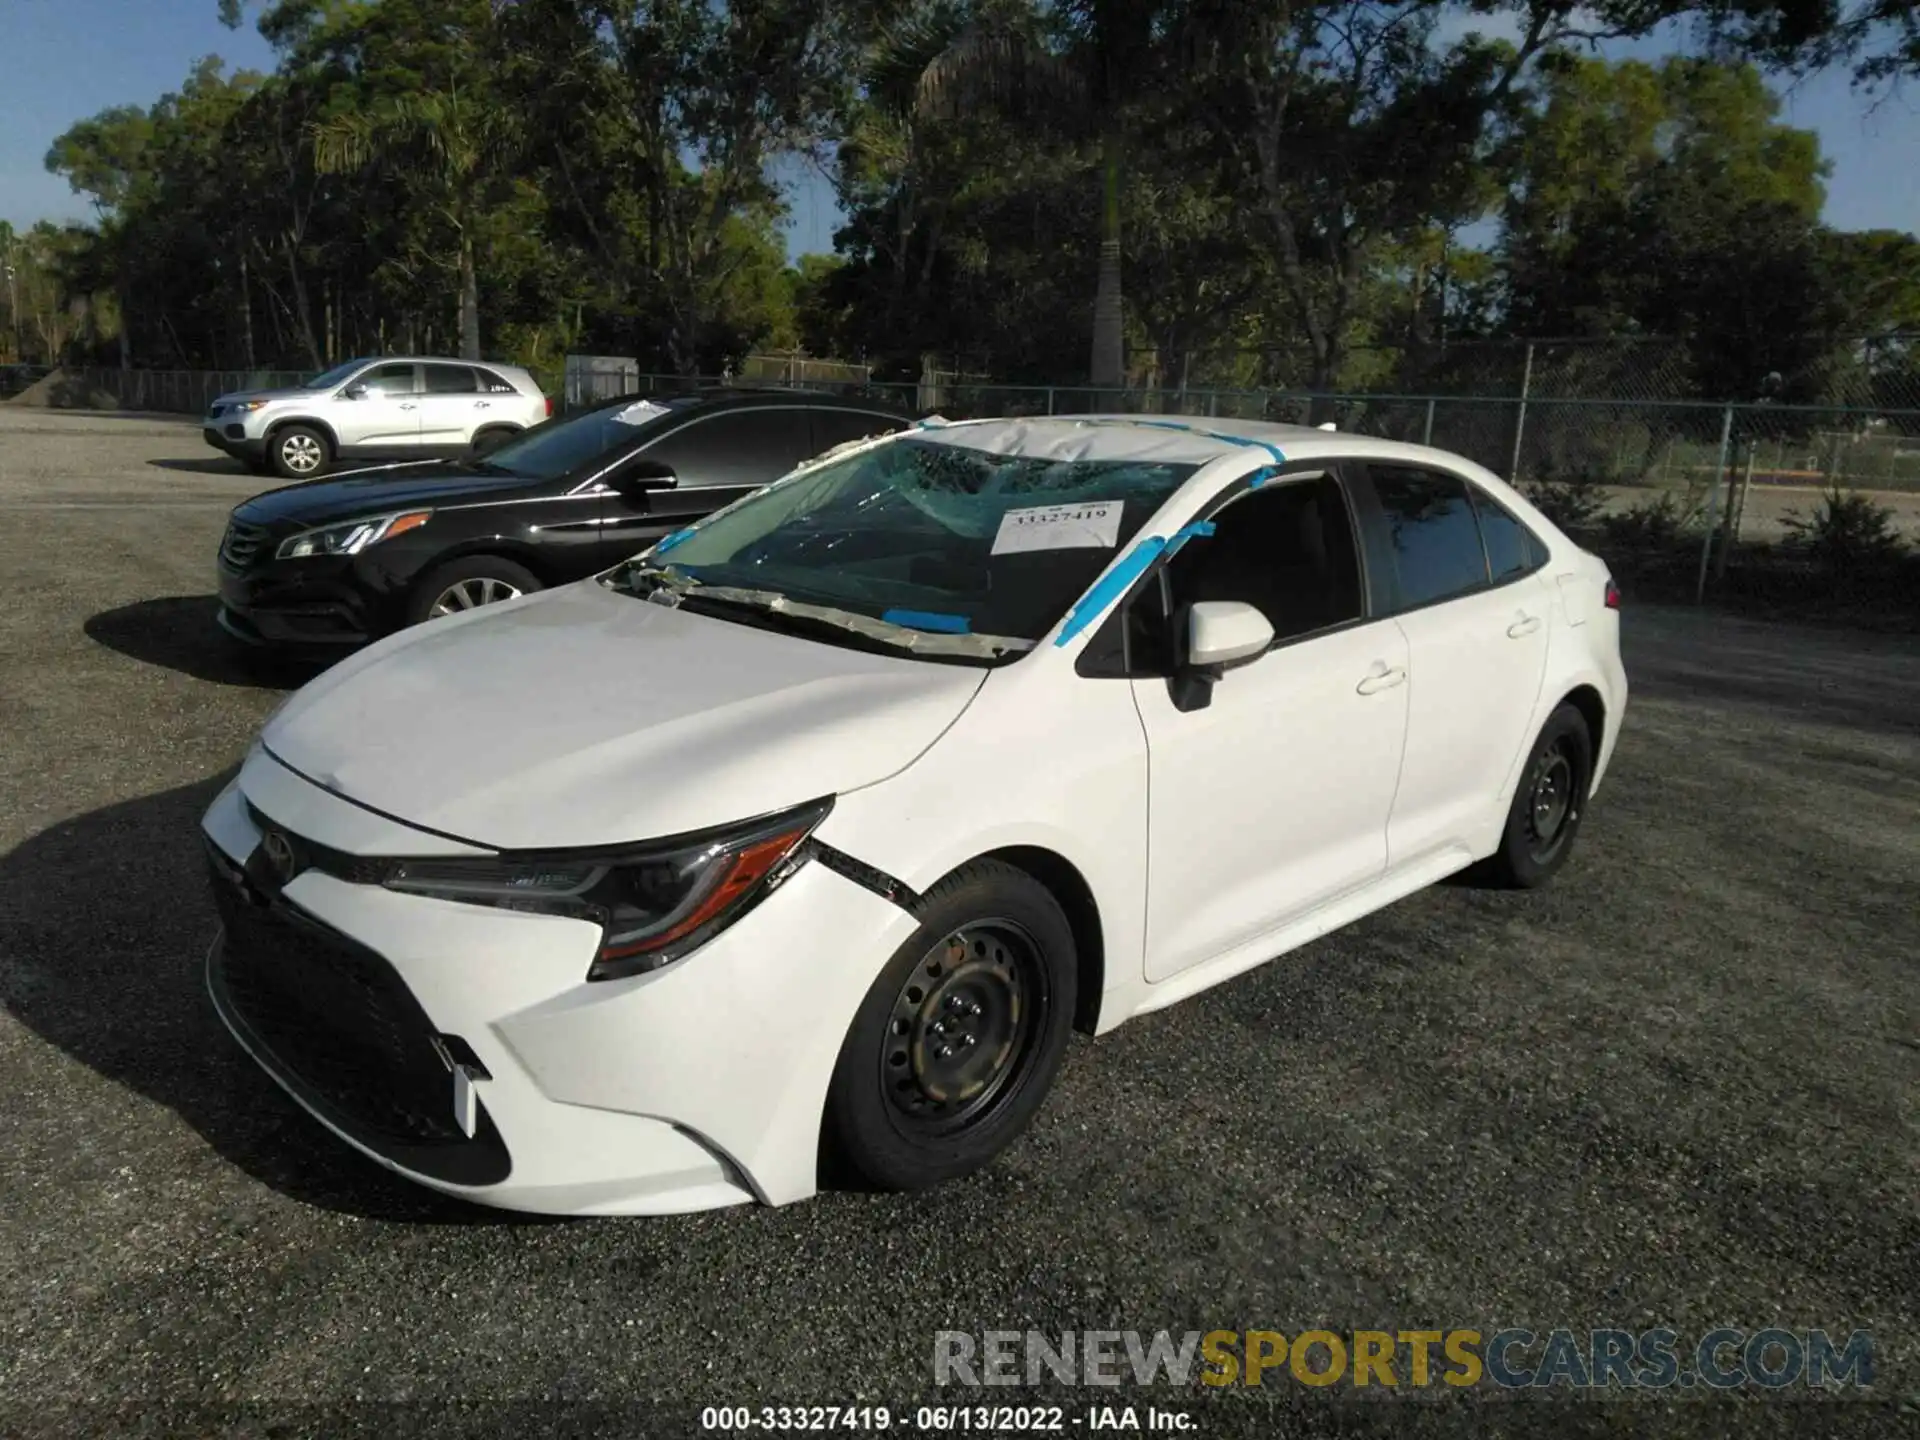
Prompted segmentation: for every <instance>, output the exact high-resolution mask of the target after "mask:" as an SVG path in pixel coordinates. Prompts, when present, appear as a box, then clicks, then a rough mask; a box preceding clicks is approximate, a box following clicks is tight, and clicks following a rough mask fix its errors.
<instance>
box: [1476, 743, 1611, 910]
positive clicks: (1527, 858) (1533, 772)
mask: <svg viewBox="0 0 1920 1440" xmlns="http://www.w3.org/2000/svg"><path fill="white" fill-rule="evenodd" d="M1592 778H1593V737H1592V736H1591V735H1590V734H1589V733H1588V731H1587V721H1586V717H1585V716H1583V715H1582V714H1581V713H1580V712H1579V710H1577V709H1576V708H1575V707H1573V706H1572V705H1562V706H1560V707H1559V708H1558V709H1556V710H1555V711H1554V712H1553V714H1551V715H1549V716H1548V717H1547V723H1546V724H1545V726H1543V727H1542V728H1541V731H1540V738H1539V739H1537V740H1536V741H1534V744H1533V749H1532V751H1531V752H1530V753H1529V754H1528V756H1527V763H1526V768H1525V769H1524V770H1522V771H1521V772H1520V784H1519V785H1518V786H1517V787H1516V788H1515V790H1514V793H1513V805H1512V806H1511V808H1509V809H1508V811H1507V826H1506V829H1505V830H1504V831H1502V832H1501V836H1500V848H1499V849H1498V850H1496V851H1494V853H1493V854H1492V855H1490V856H1489V857H1488V858H1487V859H1485V860H1484V861H1482V862H1481V863H1480V864H1479V865H1478V866H1476V867H1475V869H1474V878H1476V879H1479V880H1483V881H1485V882H1486V883H1488V884H1492V885H1498V886H1502V887H1505V888H1508V889H1519V890H1530V889H1532V888H1533V887H1534V886H1536V885H1544V884H1546V883H1547V881H1548V880H1550V879H1551V878H1552V877H1553V874H1554V872H1555V871H1557V870H1558V869H1559V868H1560V867H1561V866H1562V865H1564V864H1566V861H1567V855H1568V853H1569V852H1571V851H1572V849H1573V842H1574V838H1575V837H1576V836H1577V835H1578V834H1579V833H1580V821H1581V819H1582V818H1583V817H1584V816H1585V814H1586V808H1587V787H1588V784H1589V783H1590V782H1591V781H1592Z"/></svg>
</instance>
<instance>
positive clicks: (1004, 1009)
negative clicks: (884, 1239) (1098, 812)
mask: <svg viewBox="0 0 1920 1440" xmlns="http://www.w3.org/2000/svg"><path fill="white" fill-rule="evenodd" d="M1074 982H1075V958H1074V945H1073V930H1072V927H1071V926H1070V925H1069V924H1068V923H1067V918H1066V916H1065V914H1064V913H1063V912H1062V911H1061V909H1060V905H1059V902H1058V901H1056V900H1055V899H1054V898H1053V895H1052V893H1051V892H1049V891H1048V890H1047V888H1046V887H1045V886H1043V885H1041V884H1040V883H1039V882H1038V881H1036V880H1035V879H1034V878H1033V877H1032V876H1030V875H1028V874H1027V873H1026V872H1024V871H1022V870H1018V869H1015V868H1014V867H1013V866H1011V865H1005V864H1002V863H1000V862H998V861H977V862H975V863H974V864H971V865H968V866H965V867H963V868H962V869H960V870H958V871H956V872H955V873H954V874H953V875H951V876H949V877H948V878H947V879H946V880H943V881H942V882H941V883H940V884H939V885H937V886H935V887H934V889H932V890H931V891H929V892H928V893H927V894H926V896H924V897H923V899H922V901H921V924H920V928H919V929H918V930H916V931H915V932H914V933H913V935H912V936H911V937H910V938H909V939H908V940H907V942H906V944H904V945H903V946H901V947H900V949H899V950H898V951H897V952H896V953H895V954H894V956H893V958H892V959H891V960H889V961H888V962H887V966H886V969H884V970H883V971H881V973H880V977H879V979H877V980H875V981H874V983H873V988H872V989H871V990H869V991H868V992H867V997H866V999H865V1000H864V1001H863V1002H862V1003H861V1006H860V1009H859V1011H858V1013H857V1014H856V1015H855V1017H854V1021H853V1025H852V1027H851V1028H850V1029H849V1030H848V1032H847V1037H846V1040H845V1041H844V1042H843V1043H842V1045H841V1049H840V1059H839V1063H838V1064H837V1065H836V1066H835V1068H834V1074H833V1085H832V1088H831V1090H830V1091H829V1092H828V1096H827V1114H826V1135H827V1139H828V1142H829V1144H830V1145H831V1146H832V1147H833V1149H834V1152H835V1155H836V1158H838V1159H841V1160H844V1161H845V1162H846V1163H848V1164H849V1165H851V1166H852V1168H853V1169H854V1170H856V1171H857V1172H859V1174H860V1175H861V1176H862V1177H864V1178H865V1179H866V1180H867V1181H869V1182H870V1183H872V1184H874V1185H877V1186H880V1187H881V1188H883V1189H889V1190H915V1189H919V1188H921V1187H923V1186H927V1185H932V1184H935V1183H937V1182H939V1181H942V1180H949V1179H953V1178H955V1177H957V1176H960V1175H965V1174H968V1173H970V1172H972V1171H974V1170H977V1169H979V1168H980V1167H981V1166H983V1165H985V1164H986V1163H987V1162H988V1161H989V1160H991V1159H992V1158H993V1157H994V1156H995V1155H997V1154H999V1153H1000V1151H1001V1150H1003V1149H1004V1148H1006V1146H1007V1145H1008V1144H1010V1143H1011V1142H1012V1141H1013V1139H1014V1138H1015V1137H1016V1136H1017V1135H1019V1134H1020V1132H1021V1131H1022V1130H1024V1129H1025V1128H1026V1126H1027V1124H1028V1122H1029V1121H1030V1120H1031V1119H1032V1118H1033V1114H1034V1112H1035V1111H1036V1110H1038V1109H1039V1107H1040V1102H1041V1101H1042V1100H1043V1099H1044V1098H1045V1097H1046V1093H1047V1090H1048V1089H1049V1088H1050V1087H1051V1086H1052V1084H1053V1078H1054V1075H1055V1074H1056V1073H1057V1072H1058V1070H1059V1068H1060V1060H1061V1057H1062V1056H1063V1055H1064V1054H1065V1052H1066V1045H1067V1033H1068V1030H1069V1028H1070V1026H1071V1023H1072V1017H1073V1006H1074V988H1075V983H1074Z"/></svg>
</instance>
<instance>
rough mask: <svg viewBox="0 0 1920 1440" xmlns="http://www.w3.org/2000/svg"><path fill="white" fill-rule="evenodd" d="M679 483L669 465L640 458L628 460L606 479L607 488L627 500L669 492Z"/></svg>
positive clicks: (678, 478)
mask: <svg viewBox="0 0 1920 1440" xmlns="http://www.w3.org/2000/svg"><path fill="white" fill-rule="evenodd" d="M679 483H680V477H679V476H678V475H676V474H675V473H674V470H673V467H672V466H671V465H663V464H661V463H660V461H658V460H648V459H646V458H645V457H642V458H640V459H638V460H630V461H628V462H627V463H626V464H625V465H622V466H621V467H620V468H619V469H618V470H616V471H614V473H613V474H611V475H609V476H608V477H607V488H608V489H610V490H613V491H615V492H616V493H618V494H621V495H625V496H626V497H627V498H628V499H631V500H637V499H640V498H642V497H644V496H646V495H648V494H650V493H651V492H653V491H655V490H671V489H673V487H674V486H676V485H678V484H679Z"/></svg>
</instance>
